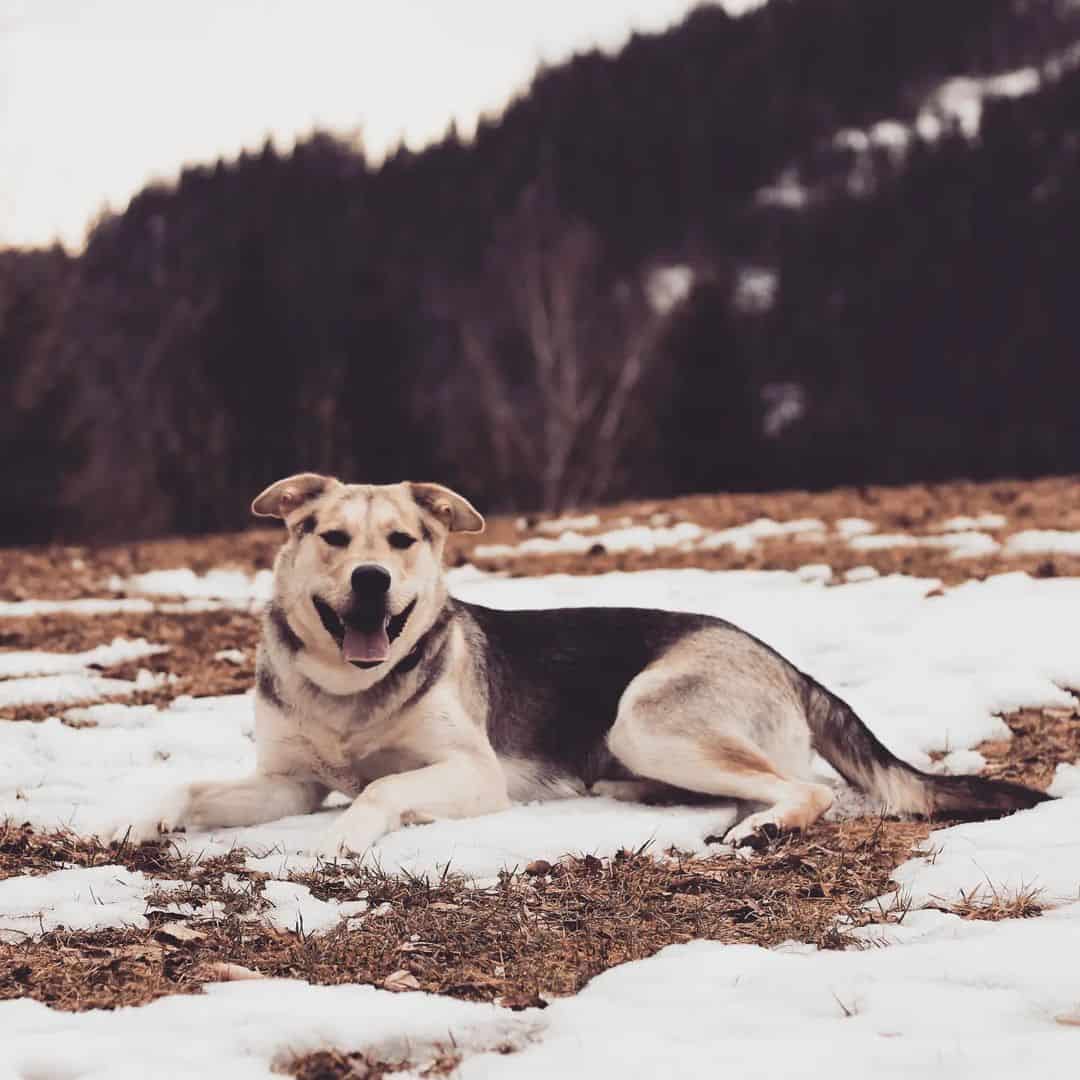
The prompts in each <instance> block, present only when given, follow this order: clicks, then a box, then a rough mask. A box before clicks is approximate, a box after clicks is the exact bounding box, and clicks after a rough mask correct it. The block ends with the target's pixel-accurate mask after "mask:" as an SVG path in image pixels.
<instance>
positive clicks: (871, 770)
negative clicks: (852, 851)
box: [805, 677, 1050, 818]
mask: <svg viewBox="0 0 1080 1080" xmlns="http://www.w3.org/2000/svg"><path fill="white" fill-rule="evenodd" d="M805 686H806V718H807V722H808V723H809V725H810V732H811V738H812V741H813V744H814V749H815V750H817V752H818V753H819V754H821V756H822V757H823V758H825V760H826V761H827V762H828V763H829V764H830V765H831V766H832V767H833V768H834V769H836V771H837V772H838V773H839V774H840V775H841V776H842V777H843V778H844V779H845V780H846V781H847V782H848V783H849V784H852V785H853V786H854V787H857V788H858V789H859V790H860V791H865V792H867V793H868V794H870V795H874V796H876V797H877V798H879V799H881V801H882V802H883V803H884V804H885V810H886V813H892V814H897V813H909V814H924V815H926V816H927V817H931V816H933V815H941V816H944V817H955V818H991V817H1000V816H1001V815H1003V814H1010V813H1012V812H1013V811H1014V810H1026V809H1028V808H1029V807H1032V806H1036V805H1038V804H1039V803H1041V802H1046V801H1047V800H1048V799H1049V798H1050V796H1049V795H1047V794H1045V793H1044V792H1042V791H1035V790H1034V789H1033V788H1029V787H1024V786H1023V785H1022V784H1011V783H1007V782H1006V781H1002V780H987V779H985V778H984V777H981V776H934V775H932V774H930V773H924V772H921V771H920V770H918V769H916V768H915V767H914V766H912V765H909V764H907V762H905V761H901V760H900V759H899V758H898V757H897V756H896V755H895V754H893V753H892V752H891V751H889V750H888V749H887V748H886V747H885V746H883V745H882V744H881V743H880V742H879V741H878V739H877V738H876V737H875V735H874V733H873V732H872V731H871V730H870V729H869V728H868V727H867V726H866V725H865V724H864V723H863V722H862V721H861V720H860V719H859V717H858V716H857V715H856V713H855V710H854V709H852V708H851V706H850V705H848V704H847V702H846V701H842V700H841V699H840V698H838V697H837V696H836V695H835V694H833V693H830V692H829V691H828V690H826V689H825V688H824V687H823V686H821V685H819V684H818V683H816V682H814V680H813V679H811V678H809V677H806V684H805Z"/></svg>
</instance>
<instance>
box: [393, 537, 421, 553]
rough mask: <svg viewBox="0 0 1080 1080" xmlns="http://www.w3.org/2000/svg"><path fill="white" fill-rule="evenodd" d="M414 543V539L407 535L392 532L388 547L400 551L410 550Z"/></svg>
mask: <svg viewBox="0 0 1080 1080" xmlns="http://www.w3.org/2000/svg"><path fill="white" fill-rule="evenodd" d="M415 543H416V537H415V536H410V535H409V534H408V533H403V532H392V533H391V534H390V546H391V547H393V548H398V549H399V550H400V551H404V550H405V548H411V547H412V546H413V544H415Z"/></svg>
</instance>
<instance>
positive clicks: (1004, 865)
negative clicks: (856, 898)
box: [892, 797, 1080, 989]
mask: <svg viewBox="0 0 1080 1080" xmlns="http://www.w3.org/2000/svg"><path fill="white" fill-rule="evenodd" d="M921 847H922V849H924V850H925V851H926V852H927V853H928V856H929V857H916V858H913V859H909V860H908V861H907V862H905V863H903V864H902V865H900V866H898V867H897V868H896V870H894V871H893V874H892V877H893V880H894V881H897V882H898V883H899V884H900V887H901V890H902V894H903V896H904V897H905V899H906V900H907V901H910V902H911V903H912V904H914V905H915V906H916V907H928V906H933V905H934V904H935V903H940V902H941V900H942V899H945V900H949V899H953V898H956V897H961V896H965V897H969V898H972V897H975V898H977V897H979V896H983V897H986V898H987V899H989V898H990V897H992V896H993V895H994V894H995V893H997V894H998V895H1001V896H1013V895H1016V894H1019V893H1023V892H1026V891H1029V890H1032V889H1036V890H1039V894H1040V895H1039V899H1040V902H1042V903H1044V904H1050V905H1056V904H1062V903H1066V902H1070V901H1076V900H1080V798H1076V797H1069V798H1063V799H1060V800H1058V801H1056V802H1048V803H1043V804H1042V805H1041V806H1039V807H1036V808H1035V809H1034V810H1027V811H1024V812H1022V813H1019V814H1013V815H1012V816H1011V817H1006V818H1001V819H1000V820H998V821H976V822H970V823H967V824H964V825H955V826H953V827H952V828H950V829H939V830H937V831H936V832H933V833H931V834H930V836H929V837H927V839H926V840H925V841H924V842H923V844H922V845H921ZM1078 989H1080V983H1078Z"/></svg>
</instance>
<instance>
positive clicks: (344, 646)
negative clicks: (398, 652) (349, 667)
mask: <svg viewBox="0 0 1080 1080" xmlns="http://www.w3.org/2000/svg"><path fill="white" fill-rule="evenodd" d="M341 652H342V654H343V655H344V657H345V659H346V660H363V661H366V662H367V663H369V664H370V663H372V662H374V661H379V660H385V659H386V658H387V657H388V656H389V655H390V638H389V637H387V635H386V627H385V626H380V627H379V629H378V630H354V629H353V628H352V627H351V626H347V627H346V628H345V639H344V640H343V641H342V643H341Z"/></svg>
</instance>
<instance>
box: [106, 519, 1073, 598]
mask: <svg viewBox="0 0 1080 1080" xmlns="http://www.w3.org/2000/svg"><path fill="white" fill-rule="evenodd" d="M1007 524H1008V519H1007V518H1006V517H1005V516H1004V515H1002V514H994V513H983V514H979V515H978V516H976V517H953V518H949V519H947V520H946V521H942V522H940V523H939V524H937V525H935V526H933V528H934V532H935V535H933V536H911V535H908V534H907V533H878V532H877V527H876V526H875V525H874V524H873V523H872V522H870V521H867V520H865V519H864V518H841V519H840V520H839V521H837V522H836V523H835V524H834V525H833V527H832V532H831V534H830V530H829V526H827V525H826V524H825V522H824V521H821V520H820V519H819V518H797V519H795V520H793V521H774V520H773V519H772V518H764V517H763V518H756V519H755V520H753V521H748V522H746V523H745V524H743V525H735V526H732V527H731V528H727V529H705V528H703V527H702V526H701V525H697V524H695V523H694V522H692V521H680V522H678V523H677V524H671V523H669V522H664V523H659V522H650V523H649V524H648V525H642V524H633V523H631V522H630V519H628V518H627V519H621V520H620V522H619V523H618V527H617V528H615V529H610V530H608V531H606V532H587V533H586V532H582V531H580V530H586V529H597V528H599V526H600V519H599V518H598V517H597V516H596V515H595V514H592V515H589V516H587V517H578V518H556V519H554V520H552V521H546V522H541V523H540V524H539V525H537V529H538V530H539V531H541V532H543V533H544V534H545V535H543V536H533V537H530V538H529V539H527V540H522V541H520V542H519V543H517V544H479V545H477V547H476V548H474V549H473V556H474V557H475V558H477V559H497V558H498V559H514V558H520V557H522V556H525V555H583V554H586V553H587V552H589V551H590V550H592V549H594V548H597V547H599V548H602V549H603V550H605V551H608V552H611V553H614V554H617V553H620V552H626V551H640V552H644V553H646V554H653V553H654V552H656V551H660V550H664V549H673V550H676V551H710V550H713V549H716V548H723V547H730V548H733V549H734V550H735V551H744V552H745V551H752V550H753V549H754V548H756V547H758V546H759V545H760V544H761V542H762V541H764V540H775V539H780V538H784V537H787V538H790V539H793V540H796V541H799V542H803V543H808V544H823V543H825V542H826V541H827V540H828V539H829V538H830V535H831V536H833V537H835V538H836V539H839V540H842V541H845V542H846V543H847V544H848V545H849V546H850V547H851V548H853V549H854V550H857V551H858V550H861V551H872V550H875V549H880V548H893V547H920V546H921V547H931V548H941V549H943V550H945V551H947V552H948V553H949V555H950V556H951V557H953V558H957V559H966V558H977V557H979V556H982V555H993V554H994V553H995V552H997V551H999V550H1001V544H1000V543H999V542H998V541H997V540H996V539H995V538H994V537H993V536H991V535H990V533H989V532H987V531H985V530H998V529H1003V528H1004V527H1005V526H1006V525H1007ZM1017 535H1018V536H1019V537H1021V538H1022V539H1020V540H1018V541H1017V543H1016V544H1015V545H1013V544H1012V542H1011V541H1010V542H1009V546H1008V550H1009V552H1010V553H1015V554H1025V553H1028V552H1030V551H1033V550H1034V551H1065V552H1072V553H1076V552H1077V551H1080V533H1056V532H1049V533H1047V532H1031V533H1020V534H1017ZM1039 545H1043V546H1039ZM1046 545H1050V546H1046ZM1054 545H1056V546H1054ZM166 573H167V574H172V575H174V576H175V575H176V574H177V573H179V572H177V571H167V572H166ZM122 584H125V583H123V582H119V581H118V582H116V586H119V585H122ZM126 584H127V585H128V587H130V585H131V582H128V583H126ZM170 591H171V590H170ZM192 595H196V596H198V595H205V594H204V593H201V592H198V593H193V594H192Z"/></svg>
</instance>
